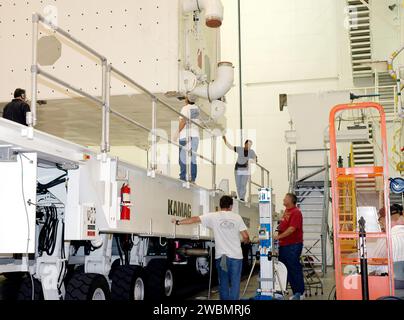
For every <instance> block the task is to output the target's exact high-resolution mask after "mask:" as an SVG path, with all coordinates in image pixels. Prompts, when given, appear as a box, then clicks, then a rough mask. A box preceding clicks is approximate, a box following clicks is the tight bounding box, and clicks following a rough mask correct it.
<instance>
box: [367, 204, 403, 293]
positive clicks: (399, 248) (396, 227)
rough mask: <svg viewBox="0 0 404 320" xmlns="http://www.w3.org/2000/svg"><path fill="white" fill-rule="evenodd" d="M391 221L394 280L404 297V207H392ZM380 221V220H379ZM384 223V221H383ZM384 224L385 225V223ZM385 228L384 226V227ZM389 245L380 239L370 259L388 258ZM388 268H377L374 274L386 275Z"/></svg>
mask: <svg viewBox="0 0 404 320" xmlns="http://www.w3.org/2000/svg"><path fill="white" fill-rule="evenodd" d="M390 216H391V218H390V221H391V231H390V236H391V245H392V254H393V256H392V258H393V264H394V280H395V287H396V290H400V291H401V292H402V293H401V294H400V295H404V217H403V207H402V206H401V205H399V204H393V205H391V206H390ZM379 221H380V220H379ZM381 221H383V222H384V219H381ZM383 224H384V223H383ZM382 228H383V226H382ZM386 257H387V245H386V240H385V239H379V240H378V242H377V243H376V246H375V248H374V249H373V250H371V252H369V253H368V258H386ZM386 272H387V268H386V267H375V270H374V271H373V272H372V273H375V274H382V273H386Z"/></svg>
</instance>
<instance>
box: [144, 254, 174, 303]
mask: <svg viewBox="0 0 404 320" xmlns="http://www.w3.org/2000/svg"><path fill="white" fill-rule="evenodd" d="M146 273H147V282H146V299H147V300H154V301H157V300H165V299H169V298H170V297H172V296H173V293H174V272H173V267H172V265H171V264H170V263H169V262H168V261H167V260H166V259H153V260H151V261H150V262H149V263H148V265H147V266H146ZM168 278H170V280H168Z"/></svg>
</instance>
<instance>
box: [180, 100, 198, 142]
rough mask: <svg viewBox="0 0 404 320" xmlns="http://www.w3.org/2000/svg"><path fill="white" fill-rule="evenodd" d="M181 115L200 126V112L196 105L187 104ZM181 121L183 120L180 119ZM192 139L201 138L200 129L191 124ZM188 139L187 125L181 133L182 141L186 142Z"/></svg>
mask: <svg viewBox="0 0 404 320" xmlns="http://www.w3.org/2000/svg"><path fill="white" fill-rule="evenodd" d="M181 114H182V115H184V116H185V117H187V118H188V119H191V120H192V121H194V122H196V123H198V124H199V123H200V121H199V114H200V110H199V107H198V106H197V105H196V104H187V105H186V106H184V107H183V108H182V109H181ZM181 119H183V118H182V117H180V120H181ZM190 137H191V138H199V127H198V126H197V125H196V124H193V123H191V126H190ZM186 138H187V125H186V126H185V127H184V128H183V129H182V130H181V132H180V140H184V139H186Z"/></svg>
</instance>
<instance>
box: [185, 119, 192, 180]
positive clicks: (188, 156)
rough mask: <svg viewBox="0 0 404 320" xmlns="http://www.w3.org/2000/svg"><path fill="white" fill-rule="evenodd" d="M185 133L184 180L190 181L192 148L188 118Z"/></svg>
mask: <svg viewBox="0 0 404 320" xmlns="http://www.w3.org/2000/svg"><path fill="white" fill-rule="evenodd" d="M186 130H187V131H186V134H187V144H186V148H185V152H186V174H185V177H186V181H187V182H190V181H191V179H192V176H191V159H192V148H191V123H190V121H189V120H187V129H186Z"/></svg>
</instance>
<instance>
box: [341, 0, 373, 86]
mask: <svg viewBox="0 0 404 320" xmlns="http://www.w3.org/2000/svg"><path fill="white" fill-rule="evenodd" d="M347 8H348V12H347V14H348V21H349V40H350V45H351V62H352V75H353V79H354V81H355V80H356V79H359V78H371V77H373V71H372V67H371V66H370V65H369V63H370V62H371V61H372V49H371V34H370V10H369V0H355V1H351V0H347Z"/></svg>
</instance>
